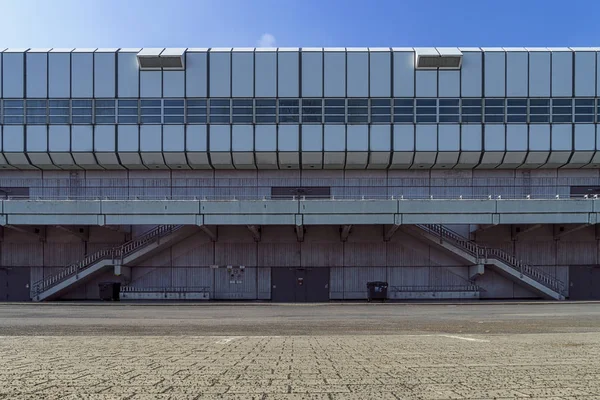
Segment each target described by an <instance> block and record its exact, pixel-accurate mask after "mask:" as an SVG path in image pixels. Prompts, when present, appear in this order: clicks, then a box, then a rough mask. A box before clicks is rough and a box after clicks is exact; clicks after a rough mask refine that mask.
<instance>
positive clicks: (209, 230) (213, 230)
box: [200, 225, 217, 242]
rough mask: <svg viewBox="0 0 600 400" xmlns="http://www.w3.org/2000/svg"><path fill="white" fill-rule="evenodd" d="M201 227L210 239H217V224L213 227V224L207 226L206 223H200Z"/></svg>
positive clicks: (214, 240)
mask: <svg viewBox="0 0 600 400" xmlns="http://www.w3.org/2000/svg"><path fill="white" fill-rule="evenodd" d="M200 229H201V230H202V232H204V233H206V234H207V235H208V237H209V238H210V240H212V241H213V242H216V241H217V227H216V226H212V227H211V226H206V225H200Z"/></svg>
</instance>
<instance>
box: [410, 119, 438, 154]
mask: <svg viewBox="0 0 600 400" xmlns="http://www.w3.org/2000/svg"><path fill="white" fill-rule="evenodd" d="M437 128H438V127H437V125H417V126H416V134H415V136H416V140H415V150H416V151H437V149H438V146H437V141H438V138H437V136H438V135H437Z"/></svg>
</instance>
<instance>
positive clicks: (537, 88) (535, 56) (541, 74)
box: [529, 51, 550, 97]
mask: <svg viewBox="0 0 600 400" xmlns="http://www.w3.org/2000/svg"><path fill="white" fill-rule="evenodd" d="M529 96H531V97H549V96H550V52H546V51H532V52H530V53H529Z"/></svg>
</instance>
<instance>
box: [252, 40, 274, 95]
mask: <svg viewBox="0 0 600 400" xmlns="http://www.w3.org/2000/svg"><path fill="white" fill-rule="evenodd" d="M254 64H255V66H256V69H255V70H254V80H255V81H254V91H255V96H256V97H277V53H275V52H260V51H257V52H255V53H254Z"/></svg>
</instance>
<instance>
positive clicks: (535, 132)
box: [529, 124, 550, 151]
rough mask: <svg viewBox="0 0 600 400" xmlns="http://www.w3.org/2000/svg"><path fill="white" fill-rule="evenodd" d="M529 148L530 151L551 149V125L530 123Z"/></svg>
mask: <svg viewBox="0 0 600 400" xmlns="http://www.w3.org/2000/svg"><path fill="white" fill-rule="evenodd" d="M529 150H530V151H549V150H550V125H546V124H539V125H537V124H531V125H529Z"/></svg>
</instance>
